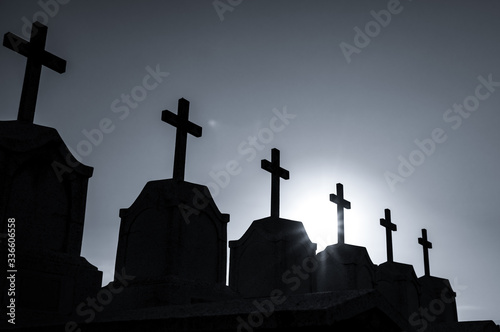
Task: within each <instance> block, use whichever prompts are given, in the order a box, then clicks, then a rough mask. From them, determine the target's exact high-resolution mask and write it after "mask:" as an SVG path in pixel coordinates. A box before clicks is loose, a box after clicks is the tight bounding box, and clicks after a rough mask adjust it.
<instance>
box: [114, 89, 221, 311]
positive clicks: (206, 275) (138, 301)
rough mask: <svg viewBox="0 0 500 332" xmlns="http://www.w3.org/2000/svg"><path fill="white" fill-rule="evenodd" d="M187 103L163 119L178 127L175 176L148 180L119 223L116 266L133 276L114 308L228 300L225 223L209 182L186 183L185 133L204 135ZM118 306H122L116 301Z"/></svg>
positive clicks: (117, 276) (166, 114) (118, 272)
mask: <svg viewBox="0 0 500 332" xmlns="http://www.w3.org/2000/svg"><path fill="white" fill-rule="evenodd" d="M188 110H189V102H188V101H187V100H185V99H180V100H179V112H178V113H179V114H178V115H174V114H172V113H170V112H169V111H164V112H163V114H162V120H163V121H165V122H167V123H169V124H172V125H174V126H176V127H177V137H176V147H175V157H174V176H173V179H168V180H158V181H150V182H148V183H147V184H146V186H145V187H144V189H143V190H142V192H141V193H140V195H139V196H138V198H137V199H136V201H135V202H134V203H133V204H132V206H130V208H128V209H122V210H121V211H120V217H121V225H120V232H119V240H118V251H117V255H116V265H115V271H116V272H115V273H116V274H115V281H114V283H118V282H119V279H120V278H119V277H120V274H123V273H125V274H126V275H130V276H133V277H134V279H133V280H132V281H131V282H130V285H129V286H127V288H126V290H125V291H124V292H123V293H124V294H120V296H117V299H119V300H118V301H117V303H115V304H114V305H116V308H118V309H126V308H140V307H148V306H159V305H167V304H186V303H194V302H197V301H202V302H204V301H215V300H218V299H220V298H225V296H226V295H227V294H228V293H229V289H228V288H227V287H226V288H227V289H225V288H224V287H225V282H226V264H227V260H226V257H227V223H228V222H229V215H227V214H222V213H221V212H220V211H219V209H218V208H217V206H216V205H215V202H214V200H213V198H212V196H211V195H210V192H209V190H208V188H207V187H206V186H203V185H199V184H194V183H190V182H186V181H184V168H185V158H186V139H187V133H191V134H194V135H195V136H197V137H199V136H201V127H198V126H197V125H195V124H193V123H191V122H189V121H188ZM118 304H119V305H118Z"/></svg>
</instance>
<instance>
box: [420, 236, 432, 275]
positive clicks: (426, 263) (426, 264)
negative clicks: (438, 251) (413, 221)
mask: <svg viewBox="0 0 500 332" xmlns="http://www.w3.org/2000/svg"><path fill="white" fill-rule="evenodd" d="M418 243H419V244H420V245H421V246H422V247H423V250H424V269H425V275H426V276H430V275H431V272H430V267H429V249H432V243H431V242H429V241H428V240H427V230H426V229H425V228H423V229H422V237H419V238H418Z"/></svg>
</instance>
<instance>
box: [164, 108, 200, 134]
mask: <svg viewBox="0 0 500 332" xmlns="http://www.w3.org/2000/svg"><path fill="white" fill-rule="evenodd" d="M161 120H162V121H164V122H166V123H168V124H170V125H172V126H174V127H177V128H184V129H185V130H186V131H187V132H188V133H190V134H191V135H193V136H194V137H201V134H202V128H201V127H200V126H198V125H197V124H194V123H192V122H189V121H188V122H187V123H185V122H184V121H180V120H179V116H178V115H176V114H174V113H172V112H170V111H168V110H167V111H163V112H162V113H161Z"/></svg>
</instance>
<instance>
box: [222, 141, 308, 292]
mask: <svg viewBox="0 0 500 332" xmlns="http://www.w3.org/2000/svg"><path fill="white" fill-rule="evenodd" d="M261 168H262V169H264V170H266V171H269V172H270V173H271V175H272V177H271V179H272V180H271V216H270V217H268V218H264V219H259V220H255V221H254V222H253V223H252V224H251V225H250V227H249V229H248V230H247V231H246V232H245V234H243V236H242V237H241V238H240V239H239V240H237V241H230V242H229V247H230V249H231V258H230V271H229V272H230V273H229V286H230V287H231V288H232V289H233V290H234V291H236V292H237V293H238V294H240V295H241V296H243V297H246V298H250V297H259V296H271V294H272V292H273V291H275V290H279V291H280V292H282V293H283V294H291V293H308V292H312V291H313V289H314V278H313V272H314V270H315V269H316V266H317V263H316V262H315V260H314V255H315V252H316V244H314V243H312V242H311V240H310V239H309V237H308V235H307V233H306V231H305V229H304V225H303V224H302V223H301V222H298V221H294V220H288V219H283V218H280V217H279V179H280V178H284V179H288V178H289V172H288V171H287V170H285V169H283V168H281V167H280V157H279V150H278V149H272V158H271V162H269V161H267V160H262V162H261Z"/></svg>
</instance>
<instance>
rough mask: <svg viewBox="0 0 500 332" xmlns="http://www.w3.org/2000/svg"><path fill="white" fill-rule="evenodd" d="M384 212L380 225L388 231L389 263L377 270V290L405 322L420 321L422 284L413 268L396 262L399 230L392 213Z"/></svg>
mask: <svg viewBox="0 0 500 332" xmlns="http://www.w3.org/2000/svg"><path fill="white" fill-rule="evenodd" d="M384 212H385V218H384V219H382V218H381V219H380V225H381V226H383V227H384V228H385V230H386V242H387V246H386V247H387V262H386V263H383V264H380V265H379V266H377V268H376V289H377V290H378V291H379V292H380V293H381V294H382V295H383V296H384V297H385V298H387V300H388V301H389V303H390V304H391V305H392V306H393V307H394V309H395V310H396V311H397V312H398V313H399V314H400V315H401V317H402V318H403V319H404V320H406V321H408V320H409V319H413V320H418V319H420V313H419V311H418V308H419V293H420V283H419V282H418V279H417V276H416V275H415V271H414V270H413V266H411V265H408V264H402V263H397V262H394V259H393V252H392V232H393V231H396V230H397V226H396V225H395V224H393V223H392V218H391V211H390V210H389V209H385V211H384Z"/></svg>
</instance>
